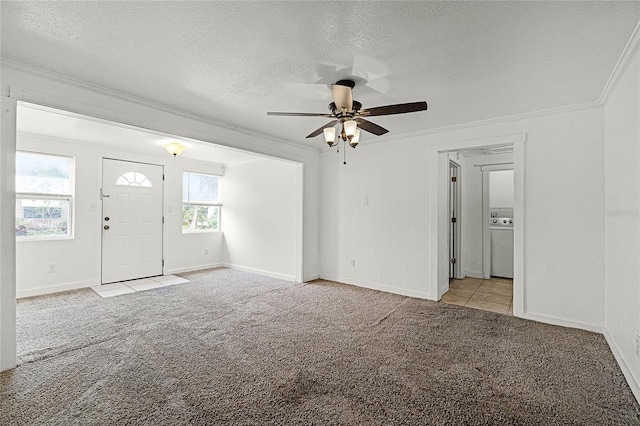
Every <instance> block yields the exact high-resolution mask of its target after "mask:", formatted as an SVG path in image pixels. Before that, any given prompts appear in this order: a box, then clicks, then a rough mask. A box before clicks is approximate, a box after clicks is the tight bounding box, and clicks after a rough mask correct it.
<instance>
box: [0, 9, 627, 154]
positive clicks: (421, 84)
mask: <svg viewBox="0 0 640 426" xmlns="http://www.w3.org/2000/svg"><path fill="white" fill-rule="evenodd" d="M639 17H640V3H638V2H614V1H607V2H521V1H517V2H515V1H514V2H324V1H323V2H219V1H215V2H213V1H212V2H182V1H180V2H177V1H176V2H142V1H140V2H115V1H114V2H111V1H104V2H57V1H48V2H8V1H3V2H2V56H3V57H5V58H8V59H12V60H15V61H18V62H22V63H25V64H29V65H34V66H37V67H40V68H44V69H47V70H50V71H53V72H57V73H60V74H64V75H68V76H71V77H74V78H79V79H82V80H85V81H89V82H92V83H95V84H98V85H100V86H104V87H106V88H111V89H115V90H118V91H122V92H126V93H129V94H132V95H135V96H138V97H141V98H145V99H148V100H152V101H156V102H160V103H162V104H166V105H169V106H172V107H175V108H179V109H182V110H186V111H189V112H192V113H195V114H199V115H203V116H207V117H210V118H212V119H215V120H219V121H222V122H226V123H229V124H230V125H233V126H236V127H241V128H246V129H249V130H254V131H258V132H262V133H266V134H269V135H272V136H274V137H277V138H282V139H287V140H291V141H295V142H301V143H310V144H313V145H315V146H318V147H320V146H322V145H323V143H322V141H321V137H319V138H316V139H315V140H314V141H312V142H305V140H304V137H305V136H306V135H307V134H308V133H310V132H311V131H312V130H314V129H316V128H317V127H320V126H321V125H323V124H324V123H325V122H326V120H325V119H322V118H308V117H305V118H293V117H267V116H266V112H267V111H304V112H321V113H324V112H326V105H327V103H328V102H329V101H330V96H329V94H330V92H329V89H328V87H326V85H328V84H330V83H332V82H335V81H336V80H338V79H340V78H343V77H348V76H353V77H355V79H356V80H357V83H358V84H357V86H356V88H355V89H354V98H355V99H357V100H359V101H360V102H362V104H363V105H364V107H374V106H380V105H386V104H392V103H401V102H412V101H419V100H426V101H427V102H428V104H429V111H427V112H419V113H412V114H407V115H404V116H392V117H377V118H376V119H375V120H373V119H372V121H375V122H376V123H378V124H380V125H382V126H384V127H387V128H388V129H389V130H390V132H391V133H390V135H398V134H401V133H408V132H416V131H421V130H425V129H430V128H437V127H442V126H448V125H453V124H459V123H465V122H472V121H477V120H483V119H489V118H494V117H501V116H506V115H512V114H519V113H525V112H529V111H536V110H541V109H547V108H554V107H561V106H566V105H572V104H579V103H583V102H590V101H596V100H597V99H598V97H599V95H600V93H601V91H602V89H603V87H604V85H605V83H606V82H607V79H608V78H609V75H610V73H611V71H612V70H613V68H614V66H615V64H616V61H617V59H618V57H619V56H620V54H621V52H622V50H623V48H624V46H625V44H626V42H627V40H628V39H629V37H630V35H631V33H632V31H633V29H634V27H635V25H636V23H637V22H638V19H639ZM373 138H375V136H373V135H364V136H363V138H362V139H363V140H362V142H365V141H366V140H367V139H373Z"/></svg>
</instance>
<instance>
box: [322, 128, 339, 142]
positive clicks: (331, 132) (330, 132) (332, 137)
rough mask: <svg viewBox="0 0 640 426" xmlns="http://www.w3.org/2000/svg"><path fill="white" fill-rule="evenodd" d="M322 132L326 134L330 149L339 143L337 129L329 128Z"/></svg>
mask: <svg viewBox="0 0 640 426" xmlns="http://www.w3.org/2000/svg"><path fill="white" fill-rule="evenodd" d="M322 132H323V133H324V140H325V142H327V144H328V145H329V146H330V147H331V146H334V145H335V144H336V143H337V141H336V128H335V127H327V128H325V129H323V130H322Z"/></svg>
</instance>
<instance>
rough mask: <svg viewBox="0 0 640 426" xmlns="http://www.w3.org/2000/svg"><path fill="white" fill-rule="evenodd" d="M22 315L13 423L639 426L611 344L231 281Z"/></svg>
mask: <svg viewBox="0 0 640 426" xmlns="http://www.w3.org/2000/svg"><path fill="white" fill-rule="evenodd" d="M184 276H185V277H186V278H188V279H189V280H191V281H192V282H191V283H188V284H183V285H180V286H172V287H163V288H158V289H152V290H148V291H145V292H139V293H132V294H126V295H123V296H118V297H113V298H108V299H104V298H101V297H100V296H99V295H97V294H96V293H95V292H93V291H92V290H89V289H87V290H80V291H74V292H68V293H62V294H57V295H52V296H44V297H36V298H31V299H24V300H21V301H19V303H18V339H19V340H18V341H19V363H20V365H19V367H18V368H16V369H15V370H13V371H11V372H5V373H2V374H0V387H1V389H0V424H1V425H34V424H46V425H125V424H131V425H179V424H196V425H211V424H237V425H251V424H255V425H282V424H296V425H297V424H317V425H337V424H346V425H360V424H366V425H394V424H397V425H427V424H433V425H461V424H466V425H572V424H575V425H639V424H640V408H639V406H638V404H637V403H636V401H635V399H634V398H633V396H632V394H631V391H630V390H629V388H628V386H627V384H626V382H625V381H624V378H623V376H622V373H621V372H620V369H619V367H618V366H617V364H616V362H615V360H614V358H613V356H612V354H611V352H610V350H609V348H608V346H607V344H606V342H605V340H604V338H603V337H602V336H601V335H598V334H594V333H589V332H585V331H580V330H574V329H567V328H561V327H554V326H550V325H545V324H540V323H535V322H530V321H525V320H521V319H518V318H514V317H510V316H505V315H500V314H495V313H490V312H484V311H479V310H473V309H468V308H464V307H458V306H453V305H443V304H437V303H433V302H430V301H424V300H418V299H411V298H407V297H402V296H397V295H392V294H387V293H381V292H376V291H371V290H366V289H361V288H357V287H352V286H347V285H341V284H336V283H329V282H323V281H317V282H313V283H310V284H307V285H302V284H294V283H289V282H285V281H280V280H276V279H272V278H265V277H260V276H256V275H251V274H246V273H242V272H237V271H232V270H228V269H217V270H209V271H202V272H198V273H191V274H184Z"/></svg>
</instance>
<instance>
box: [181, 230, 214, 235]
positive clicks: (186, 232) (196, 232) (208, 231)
mask: <svg viewBox="0 0 640 426" xmlns="http://www.w3.org/2000/svg"><path fill="white" fill-rule="evenodd" d="M216 233H222V231H221V230H219V229H199V230H193V231H184V230H183V231H182V234H183V235H193V234H196V235H197V234H216Z"/></svg>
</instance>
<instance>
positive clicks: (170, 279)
mask: <svg viewBox="0 0 640 426" xmlns="http://www.w3.org/2000/svg"><path fill="white" fill-rule="evenodd" d="M188 282H190V281H189V280H188V279H186V278H182V277H177V276H175V275H162V276H159V277H151V278H141V279H139V280H131V281H122V282H119V283H112V284H104V285H98V286H95V287H91V288H92V289H93V290H94V291H95V292H96V293H98V294H99V295H100V296H102V297H113V296H120V295H121V294H127V293H135V292H136V291H145V290H151V289H152V288H159V287H166V286H169V285H176V284H183V283H188Z"/></svg>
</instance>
